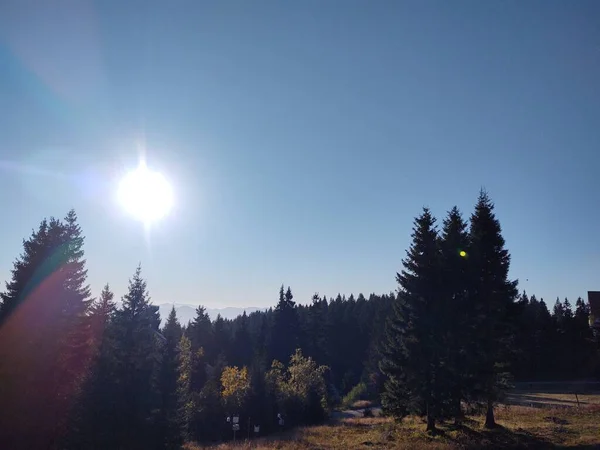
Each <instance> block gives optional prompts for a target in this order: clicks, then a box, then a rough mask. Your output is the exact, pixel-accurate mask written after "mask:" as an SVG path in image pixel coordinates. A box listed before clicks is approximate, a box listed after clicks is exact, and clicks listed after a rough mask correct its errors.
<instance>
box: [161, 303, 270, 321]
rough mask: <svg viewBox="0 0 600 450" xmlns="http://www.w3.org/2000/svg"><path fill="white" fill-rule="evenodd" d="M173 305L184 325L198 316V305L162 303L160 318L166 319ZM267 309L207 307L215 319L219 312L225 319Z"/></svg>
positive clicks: (210, 315) (212, 318)
mask: <svg viewBox="0 0 600 450" xmlns="http://www.w3.org/2000/svg"><path fill="white" fill-rule="evenodd" d="M173 306H175V314H177V318H178V319H179V322H180V323H181V324H182V325H186V324H187V323H188V322H190V321H191V320H194V317H196V308H197V306H196V305H184V304H180V303H174V304H173V303H161V304H159V305H158V312H159V313H160V318H161V319H162V320H165V319H166V318H167V317H168V316H169V313H170V312H171V308H172V307H173ZM265 309H267V308H258V307H256V306H249V307H247V308H238V307H234V306H228V307H226V308H206V312H207V314H208V315H209V317H210V319H211V320H215V319H216V318H217V315H219V314H221V317H223V319H235V318H236V317H237V316H240V315H242V314H243V313H244V311H246V314H250V313H253V312H255V311H261V310H265Z"/></svg>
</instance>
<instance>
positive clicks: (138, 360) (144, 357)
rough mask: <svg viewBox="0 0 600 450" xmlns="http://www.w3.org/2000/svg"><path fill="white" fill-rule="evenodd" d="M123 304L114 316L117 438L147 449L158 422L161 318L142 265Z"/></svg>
mask: <svg viewBox="0 0 600 450" xmlns="http://www.w3.org/2000/svg"><path fill="white" fill-rule="evenodd" d="M122 303H123V306H122V308H121V309H120V310H118V311H117V313H116V316H115V332H116V341H117V342H118V345H117V346H116V348H115V357H116V359H117V370H116V374H115V378H116V379H117V380H118V383H119V392H118V398H117V399H116V403H117V405H116V407H115V415H116V416H118V419H119V428H118V434H119V441H120V442H121V443H122V445H123V446H124V447H126V448H132V449H134V448H147V446H148V445H149V441H150V440H152V437H153V436H154V434H153V433H152V430H153V426H154V425H155V424H156V422H157V418H156V417H155V416H154V414H153V411H155V409H156V408H157V406H158V404H159V396H158V389H157V386H156V378H157V377H156V375H157V369H158V351H159V350H158V342H159V340H158V339H159V338H158V327H159V324H160V317H159V315H158V307H157V306H154V305H152V304H150V298H149V296H148V291H147V287H146V281H145V280H144V279H143V278H142V273H141V266H138V268H137V269H136V271H135V273H134V275H133V277H132V278H131V279H130V280H129V288H128V292H127V294H125V295H124V296H123V299H122Z"/></svg>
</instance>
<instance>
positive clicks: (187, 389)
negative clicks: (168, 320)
mask: <svg viewBox="0 0 600 450" xmlns="http://www.w3.org/2000/svg"><path fill="white" fill-rule="evenodd" d="M193 359H194V354H193V352H192V343H191V341H190V340H189V339H188V337H187V336H182V337H181V339H180V341H179V346H178V354H177V362H178V369H177V375H178V376H177V412H178V414H177V422H178V423H179V425H180V427H181V428H180V430H181V437H182V439H183V440H184V441H189V440H190V439H191V438H192V420H193V418H194V409H195V404H194V395H193V392H192V369H193V366H194V361H193Z"/></svg>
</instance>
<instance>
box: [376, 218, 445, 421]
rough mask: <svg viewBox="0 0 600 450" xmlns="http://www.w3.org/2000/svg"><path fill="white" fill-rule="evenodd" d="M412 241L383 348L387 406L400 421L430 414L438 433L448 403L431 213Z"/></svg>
mask: <svg viewBox="0 0 600 450" xmlns="http://www.w3.org/2000/svg"><path fill="white" fill-rule="evenodd" d="M412 238H413V242H412V244H411V246H410V249H409V250H408V251H407V257H406V258H405V259H404V260H403V261H402V263H403V266H404V268H403V270H402V271H401V272H400V273H399V274H397V276H396V279H397V281H398V284H399V286H400V287H399V293H398V298H397V300H396V302H395V303H394V307H393V313H392V317H391V320H390V321H389V322H388V325H387V328H386V340H385V343H384V345H383V349H382V355H383V359H382V361H381V370H382V371H383V373H384V374H385V375H386V376H387V377H388V379H387V381H386V383H385V391H384V393H383V398H382V403H383V406H384V408H385V410H387V411H388V412H389V413H391V414H392V415H394V416H396V417H404V416H406V415H408V414H419V415H425V416H426V417H427V430H428V431H434V430H435V422H436V419H437V418H438V417H440V413H441V412H442V409H443V408H442V407H443V401H444V400H445V399H444V395H443V392H442V391H441V389H442V388H443V386H442V385H441V383H440V381H441V380H440V375H441V374H442V371H441V367H440V362H441V357H442V356H443V354H444V342H443V335H441V333H440V329H441V322H442V320H444V318H443V317H441V315H440V313H441V308H440V252H439V246H438V233H437V230H436V227H435V218H434V217H433V216H432V215H431V212H430V211H429V209H427V208H424V210H423V213H422V214H421V215H420V216H419V217H417V218H416V219H415V222H414V227H413V233H412Z"/></svg>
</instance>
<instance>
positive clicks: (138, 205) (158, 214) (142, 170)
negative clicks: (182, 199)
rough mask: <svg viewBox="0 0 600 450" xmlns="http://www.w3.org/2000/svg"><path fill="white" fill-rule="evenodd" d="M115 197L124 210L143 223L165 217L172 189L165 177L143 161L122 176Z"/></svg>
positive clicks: (170, 201)
mask: <svg viewBox="0 0 600 450" xmlns="http://www.w3.org/2000/svg"><path fill="white" fill-rule="evenodd" d="M117 197H118V200H119V203H120V204H121V206H122V207H123V208H124V209H125V211H127V213H129V214H131V215H132V216H133V217H135V218H136V219H138V220H140V221H142V222H143V223H144V224H145V225H150V224H151V223H152V222H155V221H157V220H159V219H162V218H163V217H165V216H166V215H167V214H168V213H169V211H170V210H171V208H172V206H173V189H172V188H171V185H170V184H169V182H168V181H167V179H166V178H165V177H164V176H163V175H162V174H161V173H160V172H155V171H153V170H150V169H149V168H148V167H146V164H144V163H143V162H142V163H140V165H139V166H138V167H137V168H136V169H134V170H132V171H131V172H129V173H127V174H126V175H125V176H124V177H123V179H122V180H121V182H120V183H119V189H118V191H117Z"/></svg>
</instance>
